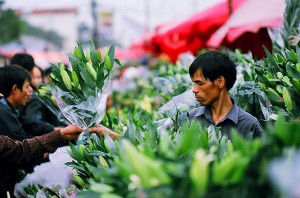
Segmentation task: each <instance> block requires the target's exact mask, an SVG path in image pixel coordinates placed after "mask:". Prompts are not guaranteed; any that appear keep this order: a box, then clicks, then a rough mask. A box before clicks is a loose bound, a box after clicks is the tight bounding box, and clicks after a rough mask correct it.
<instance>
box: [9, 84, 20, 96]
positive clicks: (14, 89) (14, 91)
mask: <svg viewBox="0 0 300 198" xmlns="http://www.w3.org/2000/svg"><path fill="white" fill-rule="evenodd" d="M17 91H20V89H19V88H18V86H17V85H16V84H14V85H13V87H12V88H11V90H10V95H14V94H16V93H17Z"/></svg>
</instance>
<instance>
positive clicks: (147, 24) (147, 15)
mask: <svg viewBox="0 0 300 198" xmlns="http://www.w3.org/2000/svg"><path fill="white" fill-rule="evenodd" d="M144 5H145V8H144V9H145V29H144V31H145V33H147V32H148V30H149V28H150V2H149V0H145V4H144Z"/></svg>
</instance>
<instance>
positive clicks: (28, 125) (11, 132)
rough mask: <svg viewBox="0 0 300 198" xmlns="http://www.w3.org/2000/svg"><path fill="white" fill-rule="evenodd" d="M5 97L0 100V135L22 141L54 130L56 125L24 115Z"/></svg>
mask: <svg viewBox="0 0 300 198" xmlns="http://www.w3.org/2000/svg"><path fill="white" fill-rule="evenodd" d="M3 100H5V99H4V98H2V99H1V100H0V135H4V136H8V137H10V138H11V139H14V140H19V141H22V140H23V139H25V138H31V137H34V136H37V135H43V134H46V133H49V132H51V131H53V130H54V126H53V125H51V124H48V123H46V122H42V121H38V120H36V119H34V118H32V117H28V116H22V115H21V114H20V113H19V112H18V111H17V110H16V109H14V107H12V106H11V105H10V104H9V103H8V102H7V101H6V100H5V101H3Z"/></svg>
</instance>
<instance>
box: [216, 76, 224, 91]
mask: <svg viewBox="0 0 300 198" xmlns="http://www.w3.org/2000/svg"><path fill="white" fill-rule="evenodd" d="M216 82H217V86H218V88H219V89H223V88H224V87H225V86H226V82H225V78H224V76H220V77H219V78H217V79H216Z"/></svg>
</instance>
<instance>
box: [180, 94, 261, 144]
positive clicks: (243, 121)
mask: <svg viewBox="0 0 300 198" xmlns="http://www.w3.org/2000/svg"><path fill="white" fill-rule="evenodd" d="M232 102H233V107H232V109H231V110H230V111H229V113H228V114H227V115H226V116H225V117H224V118H223V119H222V120H221V121H220V122H219V123H217V124H216V123H215V122H214V120H213V117H212V113H211V110H210V108H209V107H206V106H202V107H198V108H195V109H192V110H190V111H189V112H188V115H189V120H190V121H192V120H194V119H197V120H199V121H201V122H203V123H204V124H205V126H206V127H207V128H208V127H209V126H211V125H213V126H215V127H220V129H221V132H222V134H223V135H227V136H228V137H229V138H230V132H231V129H233V128H234V129H237V130H238V132H239V133H240V134H241V135H242V136H244V137H246V136H247V135H248V134H249V133H250V132H253V136H254V137H260V136H261V135H262V134H263V128H262V126H261V125H260V123H259V122H258V120H257V118H255V117H254V116H252V115H251V114H249V113H247V112H245V111H244V110H242V109H240V108H239V107H238V106H237V105H236V103H235V101H234V100H233V99H232ZM185 117H186V114H184V115H182V116H180V118H179V119H180V120H182V119H184V118H185Z"/></svg>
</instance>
